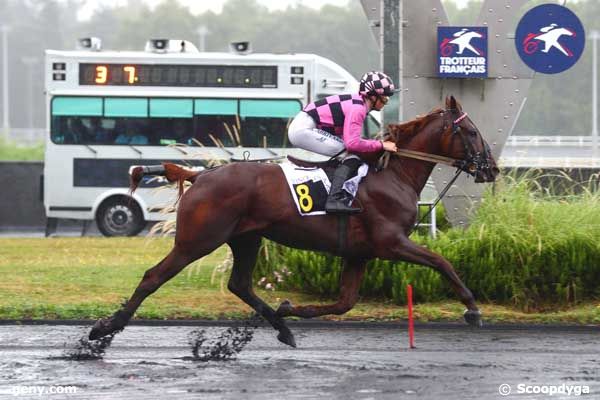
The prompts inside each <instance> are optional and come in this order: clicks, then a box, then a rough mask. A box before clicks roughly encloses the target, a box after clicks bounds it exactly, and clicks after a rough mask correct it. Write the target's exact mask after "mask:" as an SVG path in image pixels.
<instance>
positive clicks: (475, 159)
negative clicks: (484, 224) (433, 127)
mask: <svg viewBox="0 0 600 400" xmlns="http://www.w3.org/2000/svg"><path fill="white" fill-rule="evenodd" d="M456 112H457V110H456V109H447V110H444V111H442V112H441V113H440V114H441V115H442V117H443V118H444V125H443V127H442V133H443V132H446V130H447V129H448V122H450V123H451V130H452V140H454V138H456V137H459V138H460V139H461V140H462V144H463V148H464V153H465V157H464V158H462V159H457V158H452V157H445V156H440V155H437V154H430V153H424V152H421V151H416V150H407V149H398V150H397V151H396V152H395V153H392V155H395V156H400V157H408V158H414V159H417V160H423V161H430V162H433V163H436V164H445V165H448V166H450V167H455V168H458V169H459V170H461V171H464V172H466V173H468V174H469V175H472V176H477V172H483V171H485V170H487V169H490V168H491V166H490V164H489V162H488V160H489V159H490V157H491V150H490V148H489V146H488V145H487V143H486V142H485V141H484V140H483V137H482V138H481V141H482V147H483V151H482V152H479V151H475V149H474V147H473V145H472V144H471V143H470V142H469V141H468V140H467V139H466V138H465V137H464V135H463V134H462V129H461V127H460V122H461V121H462V120H464V119H465V118H467V117H468V114H467V113H466V112H465V113H462V114H461V115H460V116H459V117H458V118H455V119H452V118H451V119H446V118H445V115H446V114H447V113H449V114H450V115H452V113H456ZM386 135H387V136H389V133H387V134H386Z"/></svg>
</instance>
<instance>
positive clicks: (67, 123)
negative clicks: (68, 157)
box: [50, 97, 102, 144]
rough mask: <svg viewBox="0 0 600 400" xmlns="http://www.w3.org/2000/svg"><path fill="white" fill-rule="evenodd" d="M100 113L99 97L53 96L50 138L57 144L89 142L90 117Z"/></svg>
mask: <svg viewBox="0 0 600 400" xmlns="http://www.w3.org/2000/svg"><path fill="white" fill-rule="evenodd" d="M101 115H102V98H100V97H55V98H54V99H52V104H51V126H50V139H51V140H52V142H54V143H59V144H81V143H86V142H90V141H91V140H92V138H91V135H92V134H91V132H90V131H89V127H90V125H91V124H90V117H92V116H101ZM84 119H85V120H86V123H84Z"/></svg>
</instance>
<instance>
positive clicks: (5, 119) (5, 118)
mask: <svg viewBox="0 0 600 400" xmlns="http://www.w3.org/2000/svg"><path fill="white" fill-rule="evenodd" d="M9 31H10V27H8V26H7V25H3V26H2V27H1V28H0V32H2V131H3V134H4V137H5V138H7V139H8V131H9V130H10V122H9V109H10V108H9V105H8V39H7V36H8V32H9Z"/></svg>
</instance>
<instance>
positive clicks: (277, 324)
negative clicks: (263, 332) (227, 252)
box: [227, 234, 296, 347]
mask: <svg viewBox="0 0 600 400" xmlns="http://www.w3.org/2000/svg"><path fill="white" fill-rule="evenodd" d="M260 241H261V237H260V236H258V235H254V234H247V235H244V236H239V237H236V238H233V239H231V240H230V241H229V242H228V243H227V244H229V247H231V251H232V253H233V268H232V271H231V276H230V278H229V283H228V284H227V288H228V289H229V290H231V292H232V293H234V294H235V295H236V296H238V297H239V298H240V299H242V300H243V301H244V302H245V303H246V304H248V305H249V306H250V307H252V308H253V309H254V310H255V311H256V312H257V313H258V314H260V315H261V316H263V317H264V318H265V319H266V320H267V321H269V323H270V324H271V325H272V326H273V328H275V329H277V330H278V331H279V335H278V336H277V339H279V340H280V341H281V342H283V343H285V344H287V345H290V346H292V347H296V340H295V339H294V335H293V334H292V332H291V331H290V330H289V328H288V327H287V325H286V324H285V321H284V320H283V318H280V317H278V316H277V315H276V314H275V310H273V309H272V308H271V307H269V305H268V304H266V303H265V302H264V301H262V300H261V299H260V298H259V297H258V296H257V295H256V294H255V293H254V290H253V289H252V271H253V270H254V265H255V264H256V257H257V255H258V250H259V248H260Z"/></svg>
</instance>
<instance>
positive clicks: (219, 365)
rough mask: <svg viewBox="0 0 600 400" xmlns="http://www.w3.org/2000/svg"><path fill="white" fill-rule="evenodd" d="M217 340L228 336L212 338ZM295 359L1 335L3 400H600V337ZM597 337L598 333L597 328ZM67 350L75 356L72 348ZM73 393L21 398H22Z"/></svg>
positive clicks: (159, 329)
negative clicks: (99, 355) (578, 391)
mask: <svg viewBox="0 0 600 400" xmlns="http://www.w3.org/2000/svg"><path fill="white" fill-rule="evenodd" d="M202 329H204V330H205V333H206V335H208V336H213V337H216V336H219V334H221V333H222V332H223V331H225V330H226V329H227V328H226V327H203V328H202ZM291 329H292V330H293V331H294V333H295V335H296V341H297V344H298V348H297V349H293V348H290V347H287V346H285V345H283V344H281V343H279V342H278V341H277V339H276V337H275V336H276V335H275V333H276V332H275V331H274V330H272V329H270V328H267V327H260V328H258V329H256V330H255V331H254V337H253V340H252V341H251V342H250V343H249V344H248V345H247V346H246V347H245V348H244V349H243V351H242V352H241V353H239V354H238V356H237V358H236V359H234V360H229V361H209V362H199V361H192V360H190V358H191V356H192V348H191V346H190V344H189V341H190V337H189V335H190V332H192V331H194V330H198V328H197V327H190V326H129V327H127V328H126V329H125V331H123V332H122V333H120V334H118V335H116V336H115V338H114V340H113V342H112V345H111V346H110V347H109V348H108V349H107V350H106V354H105V356H104V359H101V360H88V361H70V360H65V359H64V358H63V356H64V355H65V354H66V352H68V351H69V350H70V349H71V350H72V348H73V347H74V346H75V345H76V343H77V341H78V340H79V339H80V338H81V337H82V336H84V335H86V334H87V332H88V331H89V327H88V326H85V327H84V326H64V325H60V326H31V325H30V326H27V325H24V326H19V325H4V326H0V398H2V399H3V398H52V399H60V398H68V399H119V398H127V399H138V398H139V399H141V398H161V399H167V398H169V399H170V398H173V399H184V398H186V399H187V398H190V399H191V398H202V399H223V398H225V399H242V398H243V399H247V398H250V399H254V398H257V399H286V400H288V399H331V398H334V399H338V398H340V399H411V398H425V399H461V400H462V399H497V398H504V399H506V398H508V399H510V398H516V399H546V398H547V399H562V398H578V397H577V396H573V395H571V396H567V395H563V394H555V395H553V396H549V395H547V394H535V395H534V394H530V395H527V394H512V395H510V396H506V397H504V396H500V394H499V392H498V387H499V385H500V384H503V383H505V384H509V385H511V387H512V390H513V392H516V391H517V385H518V384H520V383H524V384H528V385H555V386H559V385H562V384H563V383H564V384H566V385H581V386H588V387H589V390H590V394H589V395H586V396H583V398H589V399H598V398H600V347H599V339H600V330H595V329H588V330H573V331H569V330H552V329H547V330H544V329H537V330H515V329H489V328H487V329H485V328H484V329H482V330H472V329H470V328H468V327H462V326H457V327H452V328H446V329H441V328H435V329H430V328H418V329H417V331H416V345H417V348H416V349H412V350H411V349H408V348H407V342H408V338H407V334H406V331H405V330H404V329H402V328H399V327H390V326H378V325H375V326H373V325H371V326H367V327H357V326H339V327H335V326H334V327H328V328H322V327H314V326H308V327H307V326H297V325H296V326H294V325H292V326H291ZM597 329H599V328H597ZM65 345H66V347H65ZM58 385H62V386H76V387H77V393H75V394H68V395H66V394H62V395H61V394H52V395H47V396H38V395H34V394H29V395H21V396H18V397H17V396H15V395H14V390H16V389H15V387H23V386H44V387H50V386H58Z"/></svg>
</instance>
